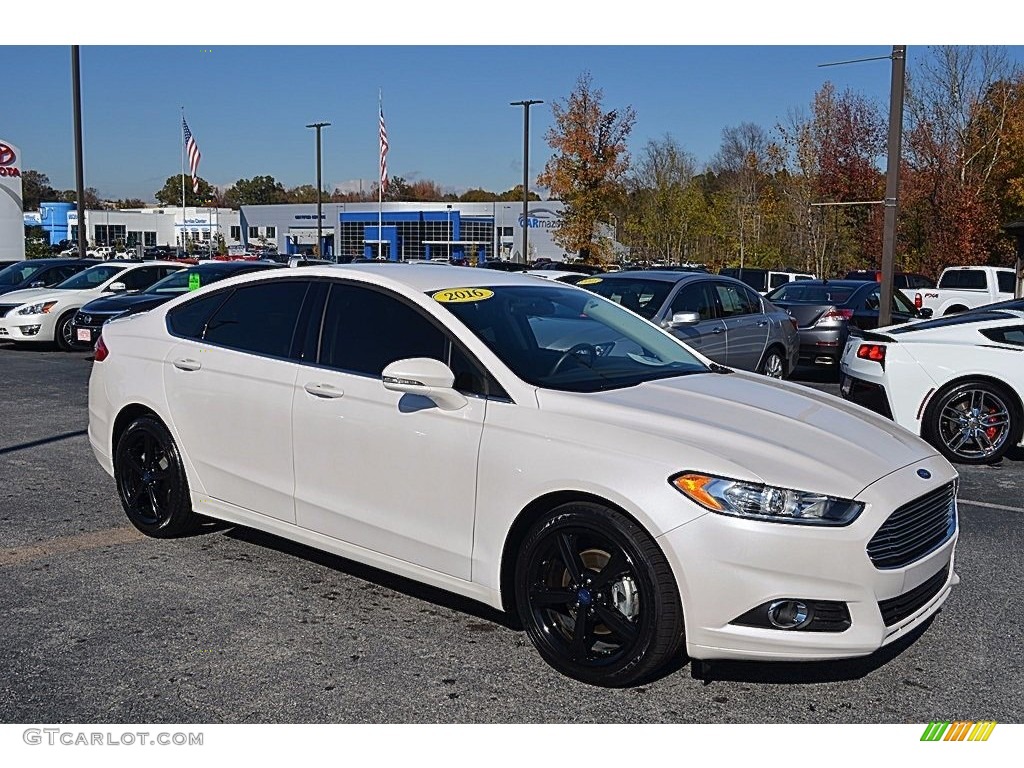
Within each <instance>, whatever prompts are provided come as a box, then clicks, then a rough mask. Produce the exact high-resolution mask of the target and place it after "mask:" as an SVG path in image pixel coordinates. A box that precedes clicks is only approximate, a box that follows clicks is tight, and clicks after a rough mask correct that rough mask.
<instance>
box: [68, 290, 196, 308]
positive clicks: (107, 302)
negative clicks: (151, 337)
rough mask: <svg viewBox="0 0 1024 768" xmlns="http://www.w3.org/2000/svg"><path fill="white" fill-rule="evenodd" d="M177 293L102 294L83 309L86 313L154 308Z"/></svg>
mask: <svg viewBox="0 0 1024 768" xmlns="http://www.w3.org/2000/svg"><path fill="white" fill-rule="evenodd" d="M176 295H177V294H173V293H172V294H157V293H129V294H124V293H122V294H119V295H117V296H102V297H100V298H98V299H93V300H92V301H90V302H89V303H88V304H86V305H85V306H84V307H82V311H83V312H85V313H89V312H125V311H127V310H129V309H132V310H135V311H139V310H141V309H143V308H145V309H152V308H153V307H156V306H159V305H160V304H163V303H164V302H165V301H168V300H169V299H173V298H174V297H175V296H176Z"/></svg>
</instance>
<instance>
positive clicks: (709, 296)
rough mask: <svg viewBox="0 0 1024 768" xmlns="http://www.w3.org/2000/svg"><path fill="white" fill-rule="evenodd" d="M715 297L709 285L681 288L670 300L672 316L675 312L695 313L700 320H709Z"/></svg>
mask: <svg viewBox="0 0 1024 768" xmlns="http://www.w3.org/2000/svg"><path fill="white" fill-rule="evenodd" d="M715 304H716V302H715V295H714V293H713V292H712V290H711V283H708V282H703V281H702V282H699V283H690V285H685V286H683V287H682V288H681V289H680V291H679V293H677V294H676V297H675V298H674V299H673V300H672V314H673V315H674V314H675V313H676V312H696V313H697V314H698V315H700V319H701V320H710V319H711V318H713V317H714V316H715V315H716V314H717V312H716V310H715Z"/></svg>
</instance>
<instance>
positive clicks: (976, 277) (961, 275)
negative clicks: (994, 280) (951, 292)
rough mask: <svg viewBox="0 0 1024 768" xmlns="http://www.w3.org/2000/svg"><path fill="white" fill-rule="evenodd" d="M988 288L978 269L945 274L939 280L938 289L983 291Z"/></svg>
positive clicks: (983, 276) (957, 270) (958, 270)
mask: <svg viewBox="0 0 1024 768" xmlns="http://www.w3.org/2000/svg"><path fill="white" fill-rule="evenodd" d="M986 287H988V283H987V282H986V281H985V273H984V271H982V270H980V269H956V270H953V271H952V272H946V273H945V274H943V275H942V278H941V279H940V280H939V288H959V289H961V290H984V289H985V288H986Z"/></svg>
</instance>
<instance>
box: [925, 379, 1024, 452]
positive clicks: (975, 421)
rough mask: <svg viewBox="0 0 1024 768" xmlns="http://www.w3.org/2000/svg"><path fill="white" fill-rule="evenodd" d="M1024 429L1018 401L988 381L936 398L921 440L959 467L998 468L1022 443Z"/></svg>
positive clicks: (943, 392) (951, 389)
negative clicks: (998, 464)
mask: <svg viewBox="0 0 1024 768" xmlns="http://www.w3.org/2000/svg"><path fill="white" fill-rule="evenodd" d="M1022 429H1024V418H1022V416H1021V412H1020V406H1019V404H1018V402H1017V400H1016V399H1015V398H1014V397H1013V396H1012V395H1011V394H1010V393H1009V392H1008V391H1007V390H1006V389H1005V388H1003V387H1001V386H999V385H997V384H992V383H990V382H987V381H964V382H960V383H958V384H955V385H953V386H950V387H947V388H946V389H942V390H939V392H938V393H937V394H936V395H935V396H934V397H933V398H932V401H931V402H930V403H929V404H928V409H927V410H926V411H925V415H924V419H923V420H922V423H921V437H923V438H924V439H925V440H927V441H928V442H929V443H931V444H932V445H933V446H935V447H936V448H937V449H938V451H939V453H941V454H942V455H943V456H945V457H946V458H947V459H949V461H951V462H953V463H955V464H994V463H995V462H997V461H999V460H1000V459H1001V458H1003V456H1005V455H1006V452H1007V451H1009V450H1010V449H1011V448H1013V447H1014V446H1015V445H1017V444H1018V443H1019V442H1020V439H1021V431H1022Z"/></svg>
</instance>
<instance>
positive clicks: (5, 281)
mask: <svg viewBox="0 0 1024 768" xmlns="http://www.w3.org/2000/svg"><path fill="white" fill-rule="evenodd" d="M43 266H44V265H41V264H33V263H32V262H31V261H29V262H26V263H24V264H11V265H10V266H8V267H4V268H3V269H0V285H21V284H22V283H23V282H25V281H26V280H28V279H29V278H30V277H32V275H34V274H35V273H36V272H38V271H39V270H41V269H42V268H43Z"/></svg>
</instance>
